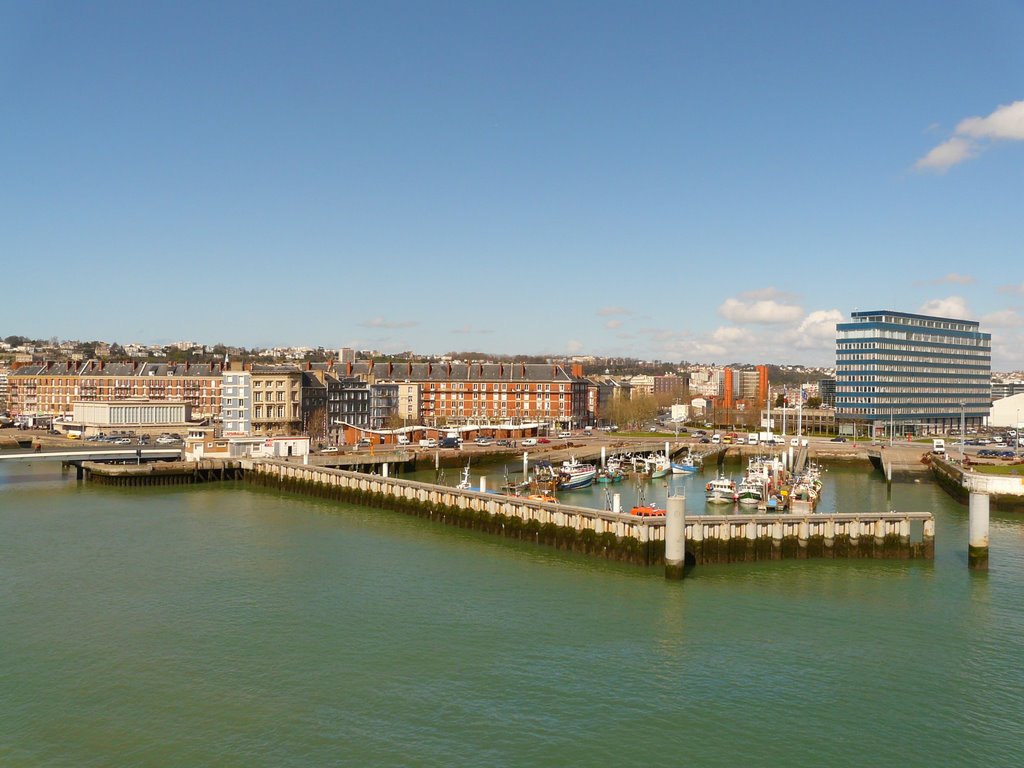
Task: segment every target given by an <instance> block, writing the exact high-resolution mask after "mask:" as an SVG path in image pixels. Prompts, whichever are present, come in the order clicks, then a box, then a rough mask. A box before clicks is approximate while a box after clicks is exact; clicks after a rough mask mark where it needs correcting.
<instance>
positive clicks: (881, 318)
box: [853, 314, 978, 331]
mask: <svg viewBox="0 0 1024 768" xmlns="http://www.w3.org/2000/svg"><path fill="white" fill-rule="evenodd" d="M853 321H854V322H855V323H888V324H889V325H913V326H915V327H918V328H941V329H945V330H951V331H975V330H977V328H978V324H977V323H976V322H973V321H957V320H940V319H938V318H936V319H928V318H925V317H903V316H902V315H886V314H881V315H862V316H859V317H854V318H853Z"/></svg>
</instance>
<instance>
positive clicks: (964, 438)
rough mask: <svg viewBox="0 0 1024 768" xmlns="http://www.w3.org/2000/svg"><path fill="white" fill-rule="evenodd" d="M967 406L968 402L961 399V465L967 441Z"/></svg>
mask: <svg viewBox="0 0 1024 768" xmlns="http://www.w3.org/2000/svg"><path fill="white" fill-rule="evenodd" d="M966 407H967V403H965V402H963V401H960V465H961V466H963V463H964V443H965V442H966V441H967V430H966V429H965V428H964V426H965V421H966V419H965V413H964V408H966Z"/></svg>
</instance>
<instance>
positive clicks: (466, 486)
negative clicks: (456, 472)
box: [455, 464, 473, 491]
mask: <svg viewBox="0 0 1024 768" xmlns="http://www.w3.org/2000/svg"><path fill="white" fill-rule="evenodd" d="M455 487H456V488H458V489H459V490H460V491H468V490H471V489H472V488H473V484H472V483H471V482H470V481H469V464H466V468H465V469H463V470H462V479H461V480H459V482H458V483H457V484H456V486H455Z"/></svg>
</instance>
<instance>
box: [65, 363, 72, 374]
mask: <svg viewBox="0 0 1024 768" xmlns="http://www.w3.org/2000/svg"><path fill="white" fill-rule="evenodd" d="M64 370H65V371H67V372H68V373H70V372H71V361H70V360H68V361H67V363H65V364H64Z"/></svg>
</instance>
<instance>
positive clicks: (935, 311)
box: [917, 296, 972, 320]
mask: <svg viewBox="0 0 1024 768" xmlns="http://www.w3.org/2000/svg"><path fill="white" fill-rule="evenodd" d="M917 311H918V313H919V314H922V315H934V316H935V317H951V318H955V319H958V320H969V319H971V317H972V315H971V311H970V310H969V309H968V308H967V302H965V301H964V299H963V297H962V296H947V297H946V298H944V299H932V300H931V301H926V302H925V303H924V304H922V305H921V307H920V308H919V309H918V310H917Z"/></svg>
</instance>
